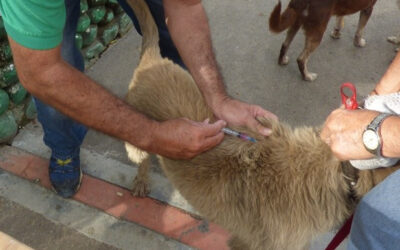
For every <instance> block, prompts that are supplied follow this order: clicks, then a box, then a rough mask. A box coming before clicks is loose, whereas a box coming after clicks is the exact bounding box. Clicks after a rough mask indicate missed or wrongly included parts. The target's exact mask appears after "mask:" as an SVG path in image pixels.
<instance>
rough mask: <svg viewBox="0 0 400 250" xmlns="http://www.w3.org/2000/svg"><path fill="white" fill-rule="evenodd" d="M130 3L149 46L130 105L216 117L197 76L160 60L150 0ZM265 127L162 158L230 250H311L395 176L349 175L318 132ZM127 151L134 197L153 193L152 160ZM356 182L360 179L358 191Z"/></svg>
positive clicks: (155, 112) (160, 116) (151, 111)
mask: <svg viewBox="0 0 400 250" xmlns="http://www.w3.org/2000/svg"><path fill="white" fill-rule="evenodd" d="M128 2H129V4H130V5H131V6H132V7H133V9H134V11H135V13H136V15H137V17H138V19H139V22H140V25H141V29H142V32H143V48H142V56H141V60H140V63H139V65H138V67H137V69H136V70H135V72H134V75H133V80H132V82H131V84H130V86H129V92H128V94H127V96H126V101H127V102H128V103H130V104H131V105H132V106H133V107H134V108H135V109H136V110H138V111H139V112H142V113H144V114H146V115H147V116H149V117H151V118H152V119H155V120H158V121H164V120H167V119H173V118H178V117H187V118H190V119H193V120H196V121H203V120H205V119H206V118H210V119H213V114H212V112H211V110H210V109H209V108H208V107H207V105H206V103H205V101H204V99H203V97H202V94H201V93H200V91H199V89H198V88H197V86H196V84H195V82H194V81H193V79H192V77H191V76H190V74H189V73H188V72H186V71H185V70H183V69H182V68H181V67H179V66H177V65H175V64H174V63H173V62H171V61H170V60H168V59H163V58H161V56H160V53H159V47H158V33H157V28H156V26H155V24H154V21H153V19H152V17H151V15H150V13H149V11H148V8H147V6H146V5H145V3H144V1H143V0H128ZM262 122H263V123H264V124H265V125H266V126H269V127H271V128H272V130H273V133H272V135H271V136H269V137H262V136H260V135H258V134H255V133H253V132H251V131H248V130H246V129H241V128H235V129H238V130H241V131H243V132H246V133H248V134H249V135H251V136H253V137H255V138H256V139H257V143H252V142H247V141H242V140H239V139H238V138H236V137H232V136H226V137H225V139H224V140H223V142H222V143H221V144H220V145H218V146H217V147H215V148H213V149H212V150H209V151H207V152H205V153H202V154H200V155H198V156H197V157H195V158H193V159H191V160H172V159H168V158H165V157H159V160H160V164H161V167H162V169H163V171H164V172H165V174H166V176H167V177H168V179H169V180H170V181H171V182H172V184H173V185H174V186H175V188H176V189H177V190H179V192H180V193H181V194H182V196H183V197H184V198H185V199H186V200H187V201H188V202H189V203H190V204H191V205H192V206H193V207H194V208H195V209H196V210H197V211H198V212H200V214H201V215H202V216H204V217H205V218H207V219H208V220H210V221H212V222H215V223H217V224H219V225H221V226H222V227H224V228H225V229H226V230H228V231H229V232H230V233H231V235H232V238H231V240H230V242H229V245H230V247H231V249H240V250H245V249H306V248H307V247H308V246H309V243H310V241H311V240H312V238H313V237H314V236H316V235H317V234H319V233H322V232H327V231H329V230H331V229H333V228H335V227H338V226H339V225H341V223H343V221H344V220H345V219H346V218H348V217H349V215H350V214H351V213H352V212H353V209H354V205H355V203H354V200H353V199H352V197H351V193H352V191H353V192H354V195H356V196H357V198H359V197H361V196H362V195H363V194H364V193H366V192H367V191H368V190H370V189H371V188H372V187H373V186H374V185H376V184H377V183H378V182H379V181H381V180H382V179H383V178H385V177H386V176H387V175H388V174H389V173H390V172H392V171H393V169H385V170H375V171H364V172H360V173H359V178H358V181H357V178H356V176H354V175H349V174H348V173H345V172H344V170H345V169H347V170H350V172H353V170H354V169H352V168H348V167H345V166H344V165H343V164H341V162H339V161H338V160H337V159H336V158H335V157H334V156H333V154H332V152H331V150H330V148H329V147H328V145H326V144H325V143H324V142H323V141H322V140H321V139H320V137H319V136H318V133H317V131H316V129H314V128H308V127H303V128H297V129H292V128H290V127H289V126H287V125H285V124H283V123H278V122H271V121H268V120H262ZM126 149H127V152H128V155H129V157H130V158H131V159H132V160H133V161H136V162H138V163H139V164H140V169H139V174H138V176H137V177H136V179H135V186H134V190H133V192H134V193H135V194H136V195H142V196H143V195H145V194H146V193H147V192H148V187H147V185H148V184H147V169H148V167H149V160H148V156H147V154H146V153H144V152H140V150H138V149H136V148H135V147H133V146H132V145H130V144H128V143H126ZM138 152H140V154H137V153H138ZM138 155H139V156H140V159H139V161H137V160H138V159H137V158H136V156H138ZM354 173H355V172H354ZM354 173H353V174H354ZM350 180H351V181H355V182H357V183H356V185H355V188H354V189H353V188H351V185H350V184H349V183H350Z"/></svg>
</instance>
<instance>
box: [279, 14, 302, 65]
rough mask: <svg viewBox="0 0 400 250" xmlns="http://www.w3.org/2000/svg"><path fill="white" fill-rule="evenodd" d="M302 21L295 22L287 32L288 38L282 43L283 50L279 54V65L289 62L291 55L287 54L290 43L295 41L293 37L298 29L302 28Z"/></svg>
mask: <svg viewBox="0 0 400 250" xmlns="http://www.w3.org/2000/svg"><path fill="white" fill-rule="evenodd" d="M300 26H301V24H300V22H298V21H297V22H296V23H295V24H293V25H292V27H290V29H289V30H288V31H287V33H286V39H285V41H284V42H283V44H282V47H281V52H280V54H279V60H278V63H279V65H286V64H288V63H289V57H288V56H287V51H288V49H289V46H290V44H291V43H292V41H293V38H294V37H295V36H296V33H297V31H299V29H300Z"/></svg>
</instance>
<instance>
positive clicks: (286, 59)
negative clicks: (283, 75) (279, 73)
mask: <svg viewBox="0 0 400 250" xmlns="http://www.w3.org/2000/svg"><path fill="white" fill-rule="evenodd" d="M278 63H279V65H287V64H288V63H289V57H288V56H283V57H281V58H279V61H278Z"/></svg>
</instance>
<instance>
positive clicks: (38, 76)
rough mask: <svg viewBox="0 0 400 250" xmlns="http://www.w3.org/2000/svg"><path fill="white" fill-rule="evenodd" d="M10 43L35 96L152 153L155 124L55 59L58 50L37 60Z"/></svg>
mask: <svg viewBox="0 0 400 250" xmlns="http://www.w3.org/2000/svg"><path fill="white" fill-rule="evenodd" d="M10 42H11V46H12V48H14V50H13V53H14V62H15V64H16V67H17V69H18V76H19V78H20V81H21V83H22V84H23V85H24V87H25V88H26V89H27V90H28V91H29V92H30V93H31V94H33V95H34V96H36V97H37V98H39V99H40V100H42V101H43V102H45V103H47V104H49V105H51V106H53V107H54V108H56V109H57V110H59V111H60V112H62V113H64V114H65V115H67V116H69V117H71V118H72V119H74V120H76V121H78V122H80V123H82V124H84V125H86V126H88V127H91V128H93V129H96V130H98V131H101V132H103V133H106V134H108V135H111V136H113V137H116V138H119V139H121V140H124V141H128V142H129V143H131V144H134V145H136V146H138V147H140V148H142V149H148V147H149V146H150V144H151V139H152V138H151V135H152V133H151V130H152V128H154V126H155V125H156V122H155V121H152V120H149V119H148V118H146V117H145V116H144V115H142V114H140V113H138V112H136V111H135V110H134V109H133V108H132V107H130V106H129V105H127V104H126V103H125V102H124V101H122V100H120V99H119V98H117V97H115V96H114V95H112V94H111V93H110V92H108V91H107V90H106V89H104V88H103V87H101V86H100V85H98V84H97V83H95V82H94V81H92V80H91V79H90V78H89V77H87V76H85V75H84V74H83V73H81V72H79V71H78V70H76V69H74V68H72V67H71V66H69V65H68V64H67V63H65V62H64V61H63V60H62V59H61V58H59V56H54V55H58V54H59V53H57V49H54V51H42V52H40V53H41V56H36V55H35V53H36V52H34V54H32V52H31V51H30V50H26V49H23V48H20V47H18V45H17V44H15V43H14V42H13V41H12V40H11V41H10ZM43 53H48V54H44V55H43ZM32 58H33V59H32Z"/></svg>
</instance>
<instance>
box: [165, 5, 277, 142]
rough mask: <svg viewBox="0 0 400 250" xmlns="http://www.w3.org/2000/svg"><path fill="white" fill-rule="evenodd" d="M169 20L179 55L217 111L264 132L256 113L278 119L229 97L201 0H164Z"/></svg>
mask: <svg viewBox="0 0 400 250" xmlns="http://www.w3.org/2000/svg"><path fill="white" fill-rule="evenodd" d="M163 3H164V10H165V16H166V23H167V27H168V30H169V32H170V34H171V37H172V39H173V41H174V43H175V46H176V47H177V49H178V51H179V54H180V55H181V57H182V59H183V61H184V62H185V64H186V66H187V67H188V69H189V71H190V73H191V75H192V76H193V78H194V80H195V82H196V83H197V85H198V86H199V88H200V90H201V92H202V93H203V95H204V98H205V99H206V101H207V104H208V105H209V106H210V107H211V108H212V110H213V111H214V114H215V115H216V116H217V117H218V118H220V119H224V120H226V121H227V122H228V123H229V124H231V125H236V126H247V127H249V128H250V129H252V130H254V131H258V132H259V133H261V134H264V135H268V134H269V133H270V130H269V129H267V128H264V127H262V126H261V124H260V123H259V122H258V121H257V120H256V119H255V118H256V117H257V116H264V117H269V118H272V119H277V117H276V116H275V115H274V114H272V113H271V112H269V111H266V110H264V109H262V108H261V107H259V106H257V105H250V104H247V103H244V102H240V101H238V100H235V99H232V98H230V97H229V96H228V95H227V93H226V91H225V87H224V84H223V79H222V76H221V74H220V72H219V70H218V66H217V62H216V59H215V56H214V53H213V48H212V45H211V44H212V43H211V37H210V28H209V25H208V20H207V16H206V13H205V11H204V8H203V5H202V3H201V0H163Z"/></svg>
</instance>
